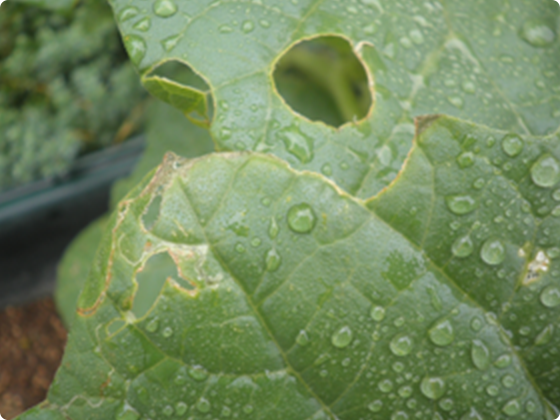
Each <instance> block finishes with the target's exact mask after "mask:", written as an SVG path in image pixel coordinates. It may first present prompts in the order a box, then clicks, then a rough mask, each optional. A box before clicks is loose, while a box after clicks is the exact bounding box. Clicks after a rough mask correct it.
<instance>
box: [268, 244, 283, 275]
mask: <svg viewBox="0 0 560 420" xmlns="http://www.w3.org/2000/svg"><path fill="white" fill-rule="evenodd" d="M281 262H282V258H281V257H280V254H278V252H277V251H276V249H274V248H272V249H271V250H270V251H268V252H267V254H266V260H265V264H266V271H270V272H274V271H276V270H278V267H280V263H281Z"/></svg>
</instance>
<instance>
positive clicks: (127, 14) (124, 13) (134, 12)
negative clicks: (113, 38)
mask: <svg viewBox="0 0 560 420" xmlns="http://www.w3.org/2000/svg"><path fill="white" fill-rule="evenodd" d="M138 13H140V11H139V10H138V8H137V7H134V6H127V7H125V8H124V9H122V10H121V12H120V13H119V18H118V19H119V21H121V22H126V21H127V20H129V19H132V18H134V17H136V16H138Z"/></svg>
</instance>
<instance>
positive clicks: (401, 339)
mask: <svg viewBox="0 0 560 420" xmlns="http://www.w3.org/2000/svg"><path fill="white" fill-rule="evenodd" d="M412 345H413V342H412V339H411V338H410V337H409V336H407V335H405V334H399V335H397V336H395V337H394V338H393V339H392V340H391V343H390V344H389V347H390V349H391V351H392V352H393V354H394V355H395V356H401V357H402V356H406V355H408V354H410V352H411V351H412Z"/></svg>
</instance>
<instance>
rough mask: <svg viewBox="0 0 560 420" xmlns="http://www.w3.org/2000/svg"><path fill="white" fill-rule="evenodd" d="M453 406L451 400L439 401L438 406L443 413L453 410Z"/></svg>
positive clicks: (440, 418)
mask: <svg viewBox="0 0 560 420" xmlns="http://www.w3.org/2000/svg"><path fill="white" fill-rule="evenodd" d="M453 404H454V403H453V400H452V399H451V398H445V399H443V400H441V401H440V402H439V404H438V405H439V407H440V408H441V409H442V410H443V411H451V409H452V408H453ZM434 420H443V417H439V419H437V418H434Z"/></svg>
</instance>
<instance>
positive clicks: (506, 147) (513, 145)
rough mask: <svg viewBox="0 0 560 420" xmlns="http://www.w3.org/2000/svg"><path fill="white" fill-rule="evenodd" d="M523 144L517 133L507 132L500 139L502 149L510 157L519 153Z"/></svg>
mask: <svg viewBox="0 0 560 420" xmlns="http://www.w3.org/2000/svg"><path fill="white" fill-rule="evenodd" d="M523 146H524V143H523V140H522V139H521V137H519V136H518V135H517V134H508V135H507V136H505V137H504V139H503V140H502V149H503V151H504V152H505V153H506V155H508V156H510V157H515V156H517V155H518V154H519V153H521V151H522V150H523Z"/></svg>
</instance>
